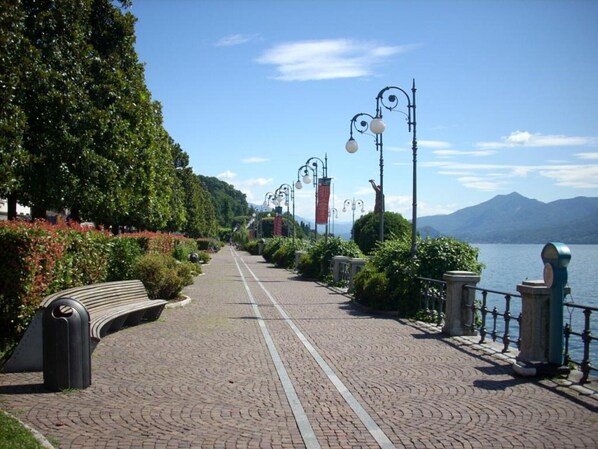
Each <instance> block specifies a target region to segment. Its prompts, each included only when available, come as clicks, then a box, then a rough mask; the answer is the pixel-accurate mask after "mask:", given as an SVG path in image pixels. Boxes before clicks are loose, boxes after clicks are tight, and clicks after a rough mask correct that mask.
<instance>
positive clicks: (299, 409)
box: [231, 248, 320, 449]
mask: <svg viewBox="0 0 598 449" xmlns="http://www.w3.org/2000/svg"><path fill="white" fill-rule="evenodd" d="M231 252H232V253H233V260H234V261H235V265H236V266H237V270H238V271H239V274H240V275H241V279H242V280H243V285H244V286H245V291H246V292H247V296H248V297H249V302H250V303H251V307H252V308H253V313H254V314H255V317H256V318H257V321H258V324H259V326H260V330H261V331H262V335H263V336H264V340H265V341H266V346H267V347H268V351H269V352H270V357H271V358H272V362H273V363H274V366H275V368H276V372H277V373H278V377H279V378H280V382H281V383H282V387H283V389H284V393H285V395H286V397H287V400H288V401H289V405H290V407H291V410H292V412H293V415H294V416H295V422H296V423H297V426H298V427H299V433H301V437H302V438H303V442H304V443H305V446H306V448H307V449H320V444H319V443H318V439H317V438H316V435H315V433H314V430H313V428H312V427H311V424H310V423H309V420H308V418H307V415H306V414H305V410H304V409H303V406H302V405H301V401H300V400H299V396H297V392H296V391H295V387H293V383H292V381H291V378H290V377H289V374H288V373H287V370H286V369H285V367H284V364H283V363H282V359H281V358H280V354H279V353H278V350H277V349H276V346H275V345H274V341H273V340H272V337H271V336H270V332H269V331H268V328H267V327H266V323H265V321H264V318H263V316H262V314H261V312H260V309H259V306H258V304H257V303H256V302H255V299H254V297H253V295H252V294H251V290H250V288H249V285H248V284H247V280H246V279H245V276H244V275H243V272H242V271H241V267H240V266H239V263H238V262H237V257H238V256H237V257H235V256H236V254H235V253H234V251H233V249H232V248H231ZM241 260H242V259H241ZM250 271H251V270H250Z"/></svg>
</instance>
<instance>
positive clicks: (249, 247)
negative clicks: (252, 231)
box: [243, 239, 261, 256]
mask: <svg viewBox="0 0 598 449" xmlns="http://www.w3.org/2000/svg"><path fill="white" fill-rule="evenodd" d="M260 242H261V240H259V239H253V240H248V241H247V242H246V243H245V244H244V245H243V249H244V250H245V251H247V252H248V253H249V254H251V255H253V256H257V255H258V253H259V244H260Z"/></svg>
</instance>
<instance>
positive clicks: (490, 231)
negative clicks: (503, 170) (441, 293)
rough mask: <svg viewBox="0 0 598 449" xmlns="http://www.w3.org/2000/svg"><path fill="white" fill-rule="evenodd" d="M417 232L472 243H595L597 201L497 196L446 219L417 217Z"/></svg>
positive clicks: (444, 216) (516, 195) (591, 199)
mask: <svg viewBox="0 0 598 449" xmlns="http://www.w3.org/2000/svg"><path fill="white" fill-rule="evenodd" d="M418 230H419V231H420V233H421V234H422V235H424V234H425V235H428V234H434V231H437V232H438V233H440V234H443V235H450V236H452V237H455V238H458V239H460V240H465V241H468V242H473V243H544V242H547V241H563V242H566V243H598V198H588V197H577V198H572V199H566V200H557V201H553V202H550V203H543V202H541V201H538V200H534V199H529V198H526V197H524V196H522V195H520V194H518V193H511V194H509V195H498V196H496V197H494V198H492V199H491V200H489V201H486V202H484V203H481V204H478V205H477V206H472V207H467V208H465V209H461V210H458V211H456V212H453V213H452V214H449V215H434V216H430V217H420V218H418Z"/></svg>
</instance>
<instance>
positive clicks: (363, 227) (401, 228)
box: [353, 212, 411, 254]
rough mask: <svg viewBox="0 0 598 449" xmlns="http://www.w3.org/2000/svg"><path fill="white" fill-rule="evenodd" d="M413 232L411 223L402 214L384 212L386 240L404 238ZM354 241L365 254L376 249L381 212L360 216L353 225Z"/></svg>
mask: <svg viewBox="0 0 598 449" xmlns="http://www.w3.org/2000/svg"><path fill="white" fill-rule="evenodd" d="M410 232H411V223H409V221H408V220H407V219H405V218H403V216H402V215H401V214H398V213H396V212H384V236H385V240H394V239H402V238H403V237H404V236H407V235H409V234H410ZM353 234H354V241H355V243H357V246H359V249H361V251H363V253H364V254H370V253H371V252H372V251H374V250H375V249H376V245H377V243H378V240H379V237H380V214H378V213H374V212H370V213H369V214H366V215H364V216H362V217H360V218H359V219H358V220H357V221H356V222H355V224H354V225H353Z"/></svg>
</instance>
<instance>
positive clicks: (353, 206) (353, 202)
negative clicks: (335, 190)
mask: <svg viewBox="0 0 598 449" xmlns="http://www.w3.org/2000/svg"><path fill="white" fill-rule="evenodd" d="M347 206H351V211H352V213H353V220H352V222H351V238H352V240H353V241H355V233H354V230H353V228H354V227H355V209H356V208H357V207H358V206H361V212H362V213H363V212H365V207H364V206H365V205H364V204H363V201H362V200H356V199H355V198H353V199H352V200H345V202H344V203H343V212H347Z"/></svg>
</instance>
